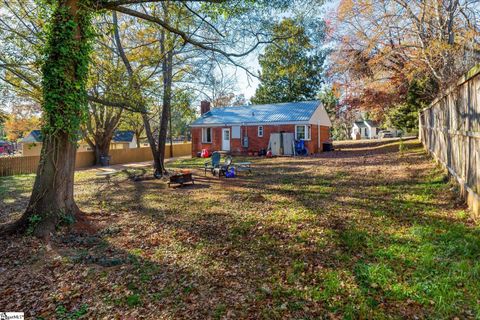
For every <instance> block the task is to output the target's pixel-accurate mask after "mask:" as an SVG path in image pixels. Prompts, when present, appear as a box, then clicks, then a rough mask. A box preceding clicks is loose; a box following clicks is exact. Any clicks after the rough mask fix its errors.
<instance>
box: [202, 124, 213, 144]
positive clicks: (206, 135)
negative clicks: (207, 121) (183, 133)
mask: <svg viewBox="0 0 480 320" xmlns="http://www.w3.org/2000/svg"><path fill="white" fill-rule="evenodd" d="M202 142H203V143H212V128H202Z"/></svg>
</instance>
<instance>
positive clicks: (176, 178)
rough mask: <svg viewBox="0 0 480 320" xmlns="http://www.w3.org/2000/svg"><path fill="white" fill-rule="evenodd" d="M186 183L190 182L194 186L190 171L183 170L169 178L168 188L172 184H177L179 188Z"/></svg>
mask: <svg viewBox="0 0 480 320" xmlns="http://www.w3.org/2000/svg"><path fill="white" fill-rule="evenodd" d="M187 182H191V183H192V184H195V181H194V180H193V175H192V172H191V171H186V170H185V171H181V172H176V173H174V174H173V175H171V176H170V182H169V183H168V187H170V185H171V184H172V183H176V184H179V185H180V186H183V184H184V183H187Z"/></svg>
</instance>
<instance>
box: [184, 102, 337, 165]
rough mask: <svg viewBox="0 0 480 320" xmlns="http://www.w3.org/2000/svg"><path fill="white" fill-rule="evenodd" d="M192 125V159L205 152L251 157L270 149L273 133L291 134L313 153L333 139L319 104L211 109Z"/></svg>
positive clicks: (207, 107) (204, 108)
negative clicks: (251, 154)
mask: <svg viewBox="0 0 480 320" xmlns="http://www.w3.org/2000/svg"><path fill="white" fill-rule="evenodd" d="M200 109H201V117H200V118H198V119H197V120H195V121H194V122H193V123H192V124H191V125H190V128H191V134H192V156H196V155H197V153H198V152H201V151H202V149H208V150H209V151H226V152H229V153H231V154H248V153H250V152H252V153H254V152H258V151H260V150H262V149H268V146H269V142H270V138H271V134H272V133H290V134H293V135H294V138H295V139H296V140H304V141H305V146H306V147H307V149H308V152H309V153H310V154H313V153H318V152H321V151H322V144H323V143H324V142H328V141H329V140H330V127H331V126H332V124H331V122H330V119H329V117H328V115H327V112H326V111H325V108H324V107H323V105H322V103H321V102H319V101H305V102H289V103H277V104H264V105H249V106H241V107H223V108H212V109H210V103H209V102H208V101H202V103H201V105H200Z"/></svg>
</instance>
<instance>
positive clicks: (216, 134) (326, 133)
mask: <svg viewBox="0 0 480 320" xmlns="http://www.w3.org/2000/svg"><path fill="white" fill-rule="evenodd" d="M311 127H312V139H311V140H310V141H305V145H306V147H307V149H308V151H309V152H310V153H317V152H321V151H322V145H321V144H320V147H319V145H318V127H317V126H316V125H312V126H311ZM223 128H230V135H231V131H232V128H231V127H213V128H212V143H202V129H201V128H192V130H191V133H192V156H196V155H197V152H201V151H202V149H208V150H210V151H211V152H212V151H218V150H221V149H222V129H223ZM240 132H241V133H240V136H241V137H244V136H245V135H246V136H248V145H249V147H248V149H246V148H243V147H242V139H231V140H230V152H231V153H232V154H247V153H248V152H258V151H259V150H261V149H267V147H268V142H269V140H270V134H271V133H280V132H295V125H293V124H290V125H264V126H263V137H259V136H258V126H242V127H241V128H240ZM329 139H330V130H329V127H325V126H320V143H323V142H326V141H329Z"/></svg>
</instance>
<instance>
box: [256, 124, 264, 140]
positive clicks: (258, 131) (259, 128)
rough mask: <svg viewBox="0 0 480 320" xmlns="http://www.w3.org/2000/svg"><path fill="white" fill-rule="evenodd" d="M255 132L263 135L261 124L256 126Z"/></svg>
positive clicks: (260, 135)
mask: <svg viewBox="0 0 480 320" xmlns="http://www.w3.org/2000/svg"><path fill="white" fill-rule="evenodd" d="M257 133H258V136H259V137H263V126H258V128H257Z"/></svg>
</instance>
